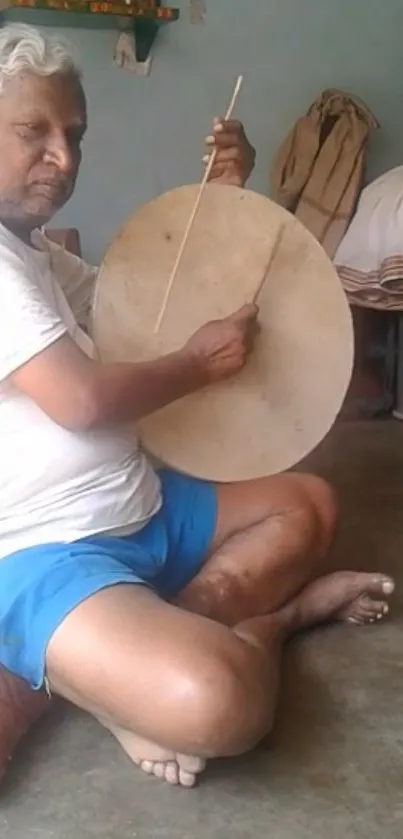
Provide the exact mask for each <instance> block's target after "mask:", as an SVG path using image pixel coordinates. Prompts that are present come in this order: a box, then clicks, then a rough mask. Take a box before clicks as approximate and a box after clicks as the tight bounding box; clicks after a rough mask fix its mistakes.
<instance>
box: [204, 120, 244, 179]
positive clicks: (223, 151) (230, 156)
mask: <svg viewBox="0 0 403 839" xmlns="http://www.w3.org/2000/svg"><path fill="white" fill-rule="evenodd" d="M206 145H207V147H208V154H206V155H205V157H204V158H203V162H204V164H205V165H207V164H208V162H209V160H210V155H211V154H212V153H213V151H214V149H215V148H216V149H217V154H216V158H215V162H214V165H213V168H212V170H211V173H210V177H209V181H210V183H220V184H230V185H231V184H232V185H233V186H240V187H243V186H245V183H246V181H247V180H248V178H249V176H250V174H251V172H252V170H253V167H254V165H255V157H256V152H255V149H254V148H253V146H252V145H251V144H250V142H249V140H248V138H247V136H246V134H245V130H244V127H243V125H242V123H241V122H237V121H235V120H228V121H225V120H219V119H217V120H214V123H213V134H212V135H210V136H209V137H206Z"/></svg>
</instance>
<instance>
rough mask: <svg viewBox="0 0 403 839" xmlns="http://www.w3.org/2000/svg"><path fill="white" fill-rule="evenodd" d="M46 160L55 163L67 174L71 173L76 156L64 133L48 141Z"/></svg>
mask: <svg viewBox="0 0 403 839" xmlns="http://www.w3.org/2000/svg"><path fill="white" fill-rule="evenodd" d="M44 160H45V162H46V163H53V164H54V165H55V166H57V168H58V169H59V171H60V172H63V174H65V175H70V174H71V172H72V171H73V170H74V167H75V165H76V161H75V156H74V154H73V151H72V149H71V147H70V145H69V143H68V140H67V138H66V137H65V136H64V135H60V136H58V137H54V138H52V140H51V141H50V142H48V144H47V148H46V150H45V155H44Z"/></svg>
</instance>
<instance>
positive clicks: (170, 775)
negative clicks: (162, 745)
mask: <svg viewBox="0 0 403 839" xmlns="http://www.w3.org/2000/svg"><path fill="white" fill-rule="evenodd" d="M165 780H166V782H167V783H168V784H173V785H174V786H175V785H177V784H179V766H178V764H177V763H176V761H175V760H172V761H170V762H169V763H166V764H165Z"/></svg>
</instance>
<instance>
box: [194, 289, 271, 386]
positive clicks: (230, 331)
mask: <svg viewBox="0 0 403 839" xmlns="http://www.w3.org/2000/svg"><path fill="white" fill-rule="evenodd" d="M257 318H258V308H257V306H255V305H253V304H250V305H249V304H248V305H245V306H242V308H241V309H239V310H238V311H237V312H235V313H234V314H233V315H230V316H229V317H226V318H223V319H222V320H215V321H211V322H210V323H206V324H205V326H202V327H201V329H199V330H198V331H197V332H196V333H195V334H194V335H193V336H192V338H190V340H189V341H188V342H187V344H186V345H185V347H184V350H185V352H186V353H187V354H189V355H190V356H191V357H192V358H193V359H194V360H195V361H196V363H197V364H198V365H199V366H200V370H201V374H202V376H204V377H205V379H206V383H207V384H211V383H214V382H218V381H220V380H221V379H226V378H228V377H229V376H233V375H234V374H235V373H238V372H239V371H240V370H242V368H243V367H244V365H245V363H246V361H247V358H248V356H249V354H250V352H251V351H252V349H253V345H254V341H255V338H256V335H257V333H258V321H257Z"/></svg>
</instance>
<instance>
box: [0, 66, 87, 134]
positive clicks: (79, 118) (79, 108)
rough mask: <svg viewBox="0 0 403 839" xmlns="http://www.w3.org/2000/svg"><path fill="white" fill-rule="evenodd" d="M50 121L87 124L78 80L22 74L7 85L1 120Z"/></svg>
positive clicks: (2, 97) (0, 106)
mask: <svg viewBox="0 0 403 839" xmlns="http://www.w3.org/2000/svg"><path fill="white" fill-rule="evenodd" d="M15 114H18V118H19V119H20V118H27V119H28V118H29V119H32V120H34V119H35V120H40V119H49V120H57V121H58V122H68V123H76V124H80V125H84V126H85V124H86V102H85V96H84V91H83V89H82V86H81V84H80V82H79V80H78V79H76V78H74V77H72V76H67V75H61V74H58V75H56V74H55V75H53V76H38V75H36V74H33V73H21V74H20V75H19V76H16V77H15V78H13V79H10V80H9V81H7V82H6V84H5V85H4V87H3V91H2V94H1V95H0V118H1V117H3V118H5V119H7V117H9V118H12V119H13V118H14V116H15Z"/></svg>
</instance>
